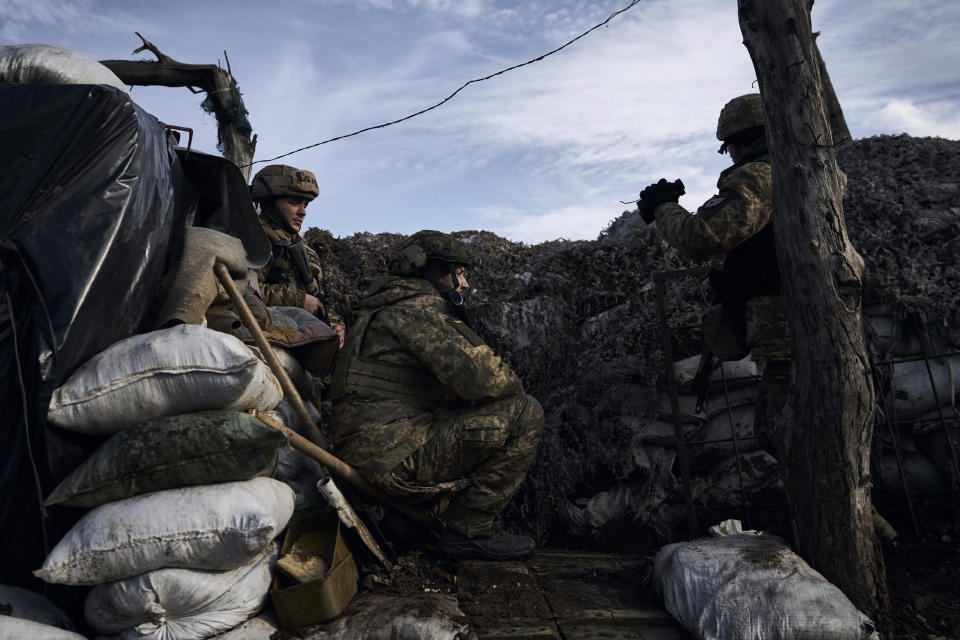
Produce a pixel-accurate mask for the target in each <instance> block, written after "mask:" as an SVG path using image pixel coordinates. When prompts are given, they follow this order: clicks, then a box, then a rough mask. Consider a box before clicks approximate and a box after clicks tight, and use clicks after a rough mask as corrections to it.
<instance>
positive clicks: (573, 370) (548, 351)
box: [306, 135, 960, 541]
mask: <svg viewBox="0 0 960 640" xmlns="http://www.w3.org/2000/svg"><path fill="white" fill-rule="evenodd" d="M838 157H839V161H840V164H841V167H842V168H843V169H844V170H845V171H846V173H847V176H848V184H847V190H846V195H845V197H844V209H845V214H846V220H847V227H848V231H849V235H850V238H851V240H852V241H853V243H854V245H855V246H856V247H857V248H858V249H859V251H860V252H861V253H862V255H863V256H864V259H865V260H866V262H867V267H868V274H867V283H868V287H869V297H870V298H871V299H873V300H880V301H884V302H888V303H893V304H895V305H899V306H900V307H901V308H902V309H903V311H904V312H905V313H906V312H923V313H924V314H925V315H926V316H927V319H928V321H931V322H932V323H935V324H939V325H940V326H944V327H946V328H948V329H949V333H951V334H952V336H953V337H954V338H956V337H957V336H960V312H958V309H957V306H956V302H955V301H956V300H957V298H958V294H960V291H958V289H960V277H958V276H960V264H958V260H960V258H958V256H960V142H955V141H950V140H943V139H937V138H911V137H909V136H905V135H902V136H881V137H876V138H868V139H864V140H859V141H856V142H853V143H851V144H849V145H847V146H846V147H844V148H843V149H841V150H840V152H839V154H838ZM454 235H455V236H456V237H458V238H459V239H460V240H462V241H464V242H465V243H467V244H468V245H469V247H470V249H471V251H472V253H473V255H474V256H475V257H476V259H477V263H478V264H477V266H476V267H475V268H474V269H472V270H471V273H470V274H469V275H470V281H471V285H472V287H473V290H472V292H471V294H470V296H469V298H468V305H469V315H470V319H471V323H472V324H473V325H474V328H475V329H476V330H477V331H478V332H479V333H480V334H481V335H482V336H483V337H484V338H485V339H486V340H487V342H488V343H489V344H491V345H492V346H493V347H494V348H495V349H496V350H497V351H498V352H499V353H500V354H501V355H503V357H504V358H505V359H506V360H507V361H508V362H509V363H510V364H511V366H513V367H514V369H516V370H517V372H518V373H519V374H520V376H521V377H522V378H523V380H524V381H525V384H526V387H527V391H528V392H529V393H531V394H532V395H534V396H535V397H537V398H538V399H539V400H540V402H541V404H542V405H543V407H544V409H545V411H546V426H545V430H544V435H543V439H542V442H541V446H540V450H539V452H538V455H537V460H536V462H535V463H534V466H533V469H532V470H531V473H530V475H529V477H528V479H527V481H526V482H525V484H524V485H523V487H522V488H521V490H520V492H519V493H518V495H517V497H516V499H515V500H514V501H513V502H512V503H511V505H510V507H509V508H508V509H507V511H505V512H504V514H503V516H502V518H501V520H502V523H503V524H504V525H505V526H506V527H508V528H511V529H515V530H525V531H527V532H530V533H532V534H534V535H535V536H536V537H537V538H538V539H539V540H540V541H547V540H551V539H552V540H554V541H556V540H557V539H560V538H562V537H564V536H566V535H567V534H568V533H569V532H570V531H571V528H572V527H571V524H572V523H571V520H570V513H569V505H570V503H571V502H572V501H574V500H576V499H577V498H579V497H585V496H590V495H593V494H595V493H597V492H598V491H601V490H603V489H605V488H607V487H609V486H611V485H612V484H613V483H615V482H618V481H623V480H626V479H628V478H629V477H630V476H631V475H632V474H636V473H637V469H636V466H635V463H634V461H633V459H632V457H631V455H630V453H629V452H628V451H627V447H626V443H628V442H629V441H630V439H631V437H632V436H633V435H634V433H636V431H637V429H638V428H639V427H640V426H642V425H643V424H645V423H647V422H649V421H650V420H651V419H653V418H654V417H656V413H657V410H656V404H657V402H656V388H657V383H658V381H659V380H660V379H661V378H662V371H663V355H662V351H663V350H662V338H661V333H660V326H659V323H660V315H659V313H660V312H659V308H658V305H657V301H656V296H655V290H654V281H653V276H654V274H655V273H656V272H659V271H664V270H671V269H681V268H684V267H689V266H691V265H689V264H685V263H683V262H682V261H681V260H680V259H679V258H678V257H677V256H676V252H675V251H674V250H673V249H671V248H670V247H668V246H667V245H666V244H665V243H664V242H663V241H662V239H661V237H660V235H659V234H658V233H657V232H656V231H655V230H654V229H651V228H648V227H647V226H646V225H644V224H643V222H642V221H641V220H640V219H639V218H638V216H637V215H636V214H633V213H624V214H623V215H622V216H621V217H620V218H618V219H617V220H615V221H614V222H613V223H612V224H611V225H610V227H609V228H608V229H606V230H605V231H604V232H603V233H601V234H600V237H599V238H598V239H597V240H594V241H577V242H570V241H554V242H545V243H542V244H538V245H533V246H530V245H524V244H518V243H514V242H510V241H509V240H506V239H504V238H500V237H498V236H496V235H495V234H492V233H489V232H484V231H462V232H458V233H456V234H454ZM306 236H307V239H308V241H309V242H311V244H312V245H313V246H314V248H315V249H317V251H318V252H319V254H320V255H321V258H322V260H323V263H324V264H325V269H326V273H325V276H326V288H327V290H328V291H329V292H330V304H331V305H332V306H333V307H334V308H335V309H337V310H339V311H341V312H342V313H344V314H345V315H346V316H347V318H348V320H349V319H350V314H351V311H352V310H353V309H355V307H356V305H357V303H358V301H359V299H360V296H361V294H362V291H363V290H364V288H365V287H366V286H367V284H368V283H369V281H370V280H371V279H372V278H373V277H375V276H376V275H379V274H381V273H384V272H385V270H386V261H387V258H388V257H389V256H390V254H391V252H392V250H393V249H394V248H395V247H396V246H397V245H398V244H399V243H400V242H402V240H403V239H404V238H405V237H404V236H400V235H395V234H376V235H373V234H369V233H364V234H357V235H354V236H351V237H348V238H341V239H334V238H333V237H332V236H331V235H330V234H329V233H327V232H325V231H322V230H318V229H310V230H309V231H308V232H307V234H306ZM666 287H667V288H666V301H667V307H668V309H667V311H668V317H669V325H670V328H671V332H672V333H673V334H674V356H675V358H677V359H680V358H683V357H685V356H689V355H694V354H696V353H698V352H699V338H698V336H699V322H700V319H699V318H700V313H701V312H702V308H703V300H704V296H705V295H709V291H706V285H705V284H703V283H701V282H699V281H698V280H697V279H695V278H686V279H680V280H675V281H670V282H668V283H667V285H666ZM953 342H954V344H957V342H958V341H957V340H956V339H954V340H953Z"/></svg>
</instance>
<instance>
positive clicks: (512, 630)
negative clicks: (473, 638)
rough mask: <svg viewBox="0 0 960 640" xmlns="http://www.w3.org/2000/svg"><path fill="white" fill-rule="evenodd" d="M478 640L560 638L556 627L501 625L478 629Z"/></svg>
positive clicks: (546, 639) (545, 639)
mask: <svg viewBox="0 0 960 640" xmlns="http://www.w3.org/2000/svg"><path fill="white" fill-rule="evenodd" d="M477 638H478V640H559V638H560V636H559V635H558V634H557V631H556V628H555V627H552V626H540V627H501V628H499V629H485V630H478V631H477Z"/></svg>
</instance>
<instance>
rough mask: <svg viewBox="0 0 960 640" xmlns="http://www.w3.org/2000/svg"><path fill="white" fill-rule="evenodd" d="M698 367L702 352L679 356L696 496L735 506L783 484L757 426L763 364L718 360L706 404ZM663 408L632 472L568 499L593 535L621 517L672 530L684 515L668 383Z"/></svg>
mask: <svg viewBox="0 0 960 640" xmlns="http://www.w3.org/2000/svg"><path fill="white" fill-rule="evenodd" d="M699 367H700V356H693V357H691V358H687V359H685V360H680V361H677V362H676V363H674V375H675V376H676V381H677V390H678V405H679V415H680V422H681V425H682V427H683V431H684V442H685V444H686V450H687V456H688V462H689V467H690V474H691V481H692V482H691V484H692V487H691V490H692V494H693V498H694V500H695V501H696V502H697V503H698V504H705V505H711V506H714V507H733V506H739V505H740V504H741V502H742V500H743V492H746V493H747V494H750V495H756V494H758V493H761V492H766V491H770V490H772V491H778V490H779V488H780V487H781V481H780V474H779V468H778V465H777V462H776V460H775V459H774V458H773V456H771V455H770V454H768V453H767V452H765V451H763V450H761V449H760V447H759V444H758V442H757V438H756V437H755V435H754V430H753V422H754V413H755V405H756V396H757V381H758V370H757V364H756V363H755V362H753V361H752V360H751V359H750V358H749V357H747V358H744V359H743V360H738V361H734V362H724V363H723V366H722V368H721V367H720V366H719V365H718V366H716V367H715V368H714V370H713V371H712V372H711V373H710V375H709V377H708V379H707V382H706V384H707V388H706V391H707V392H706V394H705V395H704V397H703V402H702V404H701V405H700V406H698V404H700V394H699V393H698V392H697V391H695V390H693V388H692V383H693V381H694V377H695V376H696V374H697V372H698V370H699ZM657 414H658V415H657V417H656V418H654V419H653V420H650V421H649V422H647V423H645V424H643V425H642V426H641V427H639V428H638V429H637V431H636V432H635V434H634V436H633V438H632V439H631V441H630V443H629V445H628V447H627V452H628V460H629V462H628V465H627V467H628V469H627V471H626V472H625V473H624V474H623V475H624V476H627V475H629V476H631V477H632V478H633V479H632V480H627V481H625V482H622V483H618V484H616V485H614V486H613V487H610V488H608V489H606V490H604V491H601V492H599V493H597V494H595V495H593V496H591V497H589V498H585V499H581V500H578V501H576V502H573V503H570V504H568V508H567V512H568V513H567V515H568V516H569V518H570V521H571V523H572V525H573V529H574V531H575V532H576V533H578V534H581V535H584V534H587V535H591V534H596V533H601V530H602V529H603V528H604V527H607V526H608V525H611V524H615V523H616V524H625V523H642V524H644V525H645V526H649V527H651V528H652V529H653V530H654V531H655V532H656V533H657V534H658V535H659V536H661V537H669V535H670V532H671V530H672V529H673V528H674V527H676V526H677V525H678V524H679V523H681V522H682V520H683V517H684V511H683V505H682V504H681V503H679V502H678V501H677V499H676V498H677V496H678V495H680V494H679V491H680V489H681V488H680V485H679V471H678V470H677V469H675V468H674V465H675V461H676V459H677V441H676V427H675V426H674V420H673V403H672V400H671V398H670V394H669V392H668V391H667V389H662V390H660V392H659V394H658V408H657ZM734 438H736V442H735V441H734ZM738 452H739V464H738V458H737V454H738ZM741 487H742V490H741Z"/></svg>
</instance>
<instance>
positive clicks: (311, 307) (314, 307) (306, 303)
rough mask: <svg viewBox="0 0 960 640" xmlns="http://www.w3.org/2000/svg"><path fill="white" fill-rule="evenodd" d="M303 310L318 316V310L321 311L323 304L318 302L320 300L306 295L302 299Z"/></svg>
mask: <svg viewBox="0 0 960 640" xmlns="http://www.w3.org/2000/svg"><path fill="white" fill-rule="evenodd" d="M303 308H304V309H306V310H307V311H309V312H310V313H312V314H313V315H315V316H318V315H319V312H320V310H321V309H323V303H321V302H320V298H318V297H316V296H312V295H310V294H309V293H308V294H307V295H306V296H304V298H303Z"/></svg>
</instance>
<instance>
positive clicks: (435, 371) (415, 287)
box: [332, 276, 523, 478]
mask: <svg viewBox="0 0 960 640" xmlns="http://www.w3.org/2000/svg"><path fill="white" fill-rule="evenodd" d="M522 392H523V386H522V385H521V383H520V379H519V378H517V376H516V374H514V372H513V371H512V370H511V369H510V367H509V366H508V365H507V364H506V363H504V362H503V361H502V360H501V359H500V357H499V356H497V355H496V354H495V353H494V352H493V350H492V349H490V347H488V346H487V345H486V344H484V342H483V341H482V340H481V339H480V337H479V336H477V334H476V333H474V332H473V331H472V330H471V329H470V328H468V327H467V326H466V325H465V324H464V323H463V321H462V320H460V319H458V318H456V317H454V316H453V315H452V314H451V313H450V311H449V309H448V306H447V302H446V300H445V299H444V298H443V297H442V296H441V295H440V294H439V292H437V290H436V288H435V287H434V286H433V285H432V284H430V283H429V282H427V281H426V280H422V279H419V278H399V277H393V276H387V277H382V278H379V279H377V280H375V281H374V282H373V284H372V285H371V288H370V290H369V291H368V292H367V293H366V295H365V297H364V299H363V302H362V303H361V310H360V313H359V315H358V317H357V320H356V322H355V323H354V324H353V325H352V326H351V327H350V331H349V332H348V333H347V342H346V344H345V346H344V349H343V351H342V352H341V354H340V360H339V363H338V365H337V371H336V373H335V374H334V378H333V387H332V400H333V405H334V406H333V421H332V422H333V434H334V438H335V440H336V442H337V443H338V453H339V455H340V456H341V457H342V458H343V459H344V460H346V461H347V462H349V463H350V464H352V465H354V466H356V467H357V468H358V469H359V470H360V471H361V472H362V473H364V475H366V476H367V477H370V478H376V477H380V476H383V475H385V474H388V473H389V472H390V470H392V469H393V468H394V467H396V466H397V465H398V464H399V463H400V462H401V461H403V460H404V459H405V458H407V456H409V455H410V454H411V453H413V452H414V451H415V450H417V449H419V448H420V447H421V446H422V445H423V444H424V443H425V442H426V441H427V440H428V439H429V438H430V437H431V436H432V435H433V431H434V429H433V425H434V423H435V421H436V419H437V418H438V417H441V416H443V415H449V412H453V411H456V410H457V409H460V408H464V407H468V406H471V405H474V404H476V403H480V402H483V401H486V400H494V399H500V398H506V397H508V396H512V395H515V394H518V393H522Z"/></svg>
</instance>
